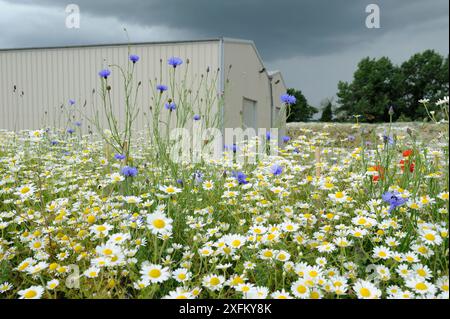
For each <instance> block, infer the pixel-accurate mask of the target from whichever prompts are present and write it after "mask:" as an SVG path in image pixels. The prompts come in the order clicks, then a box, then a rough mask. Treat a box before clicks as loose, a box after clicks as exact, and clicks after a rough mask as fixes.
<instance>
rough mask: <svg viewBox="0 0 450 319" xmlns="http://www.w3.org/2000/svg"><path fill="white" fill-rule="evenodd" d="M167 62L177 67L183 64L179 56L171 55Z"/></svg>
mask: <svg viewBox="0 0 450 319" xmlns="http://www.w3.org/2000/svg"><path fill="white" fill-rule="evenodd" d="M167 63H168V64H169V65H171V66H173V67H174V68H176V67H177V66H179V65H181V64H183V60H182V59H180V58H177V57H171V58H169V60H167Z"/></svg>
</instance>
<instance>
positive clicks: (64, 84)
mask: <svg viewBox="0 0 450 319" xmlns="http://www.w3.org/2000/svg"><path fill="white" fill-rule="evenodd" d="M219 47H220V42H219V40H211V41H196V42H180V43H173V42H171V43H159V44H158V43H152V44H133V45H132V46H131V49H130V50H131V51H130V52H131V53H133V54H137V55H139V56H140V61H139V62H138V63H137V64H136V67H135V79H136V83H137V82H138V81H142V87H141V88H140V92H139V96H138V105H140V106H142V107H141V113H140V114H141V115H140V116H139V117H138V119H137V129H142V128H143V127H144V125H145V123H146V121H145V117H144V116H143V115H144V112H145V113H147V114H148V106H149V105H150V98H151V96H152V93H151V90H150V84H149V80H150V79H153V80H154V79H155V77H158V78H159V74H160V70H161V69H162V80H158V82H159V83H163V84H166V85H169V83H168V77H169V74H168V72H169V69H170V67H169V66H168V65H167V59H168V58H169V57H172V56H177V57H180V58H182V59H183V61H184V64H183V65H182V66H180V67H179V68H177V72H176V74H177V81H181V80H182V78H183V77H184V71H185V70H186V68H187V67H188V68H189V71H188V76H187V78H186V83H189V85H192V86H193V87H196V86H198V83H199V81H200V77H201V74H205V72H206V69H207V67H209V68H210V70H211V73H214V72H217V69H218V68H219V64H220V55H219V54H220V50H219ZM187 59H189V61H190V63H189V66H187V64H186V60H187ZM161 60H162V68H161V67H160V66H161V62H160V61H161ZM127 63H128V46H127V45H108V46H85V47H67V48H45V49H21V50H0V128H1V129H8V130H20V129H38V128H43V127H47V126H57V127H64V124H65V123H64V122H65V121H64V119H63V118H62V116H60V114H61V108H60V106H61V105H65V106H66V107H67V104H68V100H69V99H75V100H76V108H78V109H80V108H81V109H82V110H83V112H84V113H86V114H88V115H89V116H92V113H91V109H92V106H93V107H94V109H95V108H99V107H101V100H100V97H99V95H98V94H92V91H93V89H95V91H96V92H99V89H100V85H101V80H100V78H99V76H98V72H99V71H100V70H101V69H103V68H106V67H108V65H110V64H117V65H120V66H122V67H126V65H127ZM109 69H111V71H112V75H111V77H110V79H109V82H110V84H111V86H112V90H111V93H112V99H113V101H114V107H115V111H116V112H117V114H118V115H119V117H120V116H123V114H124V103H123V101H124V94H123V92H124V90H123V82H122V80H121V78H120V76H119V73H120V72H119V70H118V69H117V68H114V67H109ZM14 85H16V87H17V90H16V92H13V87H14ZM218 85H219V83H218V84H217V90H218V89H219V88H218ZM22 91H23V93H24V94H23V95H21V92H22ZM85 102H86V106H85V107H83V105H84V104H85ZM80 119H81V117H80V116H77V117H76V118H75V120H80ZM83 125H84V126H85V128H86V127H87V125H88V123H86V121H83Z"/></svg>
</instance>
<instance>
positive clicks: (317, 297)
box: [310, 291, 320, 299]
mask: <svg viewBox="0 0 450 319" xmlns="http://www.w3.org/2000/svg"><path fill="white" fill-rule="evenodd" d="M310 297H311V299H319V297H320V295H319V293H318V292H317V291H313V292H312V293H311V295H310Z"/></svg>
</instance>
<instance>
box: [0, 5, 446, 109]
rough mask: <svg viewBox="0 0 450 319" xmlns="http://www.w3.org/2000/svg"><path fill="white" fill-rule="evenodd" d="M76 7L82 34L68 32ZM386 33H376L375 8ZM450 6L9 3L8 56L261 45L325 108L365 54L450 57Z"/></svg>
mask: <svg viewBox="0 0 450 319" xmlns="http://www.w3.org/2000/svg"><path fill="white" fill-rule="evenodd" d="M69 3H76V4H78V5H79V7H80V10H81V28H80V29H77V30H74V29H67V28H65V26H64V19H65V12H64V9H65V6H66V5H67V4H69ZM370 3H375V4H378V5H379V7H380V11H381V28H380V29H367V28H366V26H365V20H366V17H367V13H366V12H365V8H366V6H367V5H368V4H370ZM448 10H449V2H448V0H432V1H431V0H429V1H425V0H140V1H139V0H126V1H125V0H95V1H94V0H70V1H69V0H68V1H61V0H39V1H35V0H0V30H2V31H1V32H2V36H0V48H14V47H16V48H17V47H30V46H60V45H76V44H100V43H117V42H126V41H127V39H126V37H125V34H124V32H123V30H122V28H123V27H126V28H127V29H128V31H129V35H130V40H131V41H132V42H137V41H163V40H168V41H170V40H183V39H199V38H211V37H219V36H224V37H234V38H243V39H251V40H254V41H255V43H256V46H257V48H258V50H259V51H260V53H261V55H262V57H263V59H264V61H265V62H266V64H267V67H268V68H271V69H280V70H281V71H282V73H283V75H284V77H285V79H286V82H287V85H288V86H290V87H295V88H298V89H301V90H303V91H304V93H305V95H306V97H307V98H308V100H309V102H310V103H312V104H313V105H318V104H319V102H320V100H322V99H323V98H325V97H330V96H333V95H334V94H335V92H336V87H337V82H338V81H339V80H344V81H348V80H351V77H352V74H353V72H354V70H355V68H356V65H357V63H358V61H359V60H360V59H361V58H363V57H365V56H372V57H379V56H389V57H390V58H391V59H392V60H393V61H394V62H395V63H401V62H402V61H404V60H406V59H407V58H408V57H409V56H411V55H412V54H414V53H417V52H419V51H423V50H426V49H436V50H437V51H438V52H440V53H442V54H448V43H449V40H448V35H449V34H448V33H449V31H448V28H449V16H448Z"/></svg>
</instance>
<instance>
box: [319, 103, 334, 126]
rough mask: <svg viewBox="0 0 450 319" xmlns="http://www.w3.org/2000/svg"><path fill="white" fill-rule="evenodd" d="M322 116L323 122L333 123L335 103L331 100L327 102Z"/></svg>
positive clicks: (324, 104)
mask: <svg viewBox="0 0 450 319" xmlns="http://www.w3.org/2000/svg"><path fill="white" fill-rule="evenodd" d="M322 104H323V106H324V108H323V111H322V116H321V117H320V121H321V122H331V121H333V102H332V101H331V100H330V99H327V100H325V101H324V102H323V103H322Z"/></svg>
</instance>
